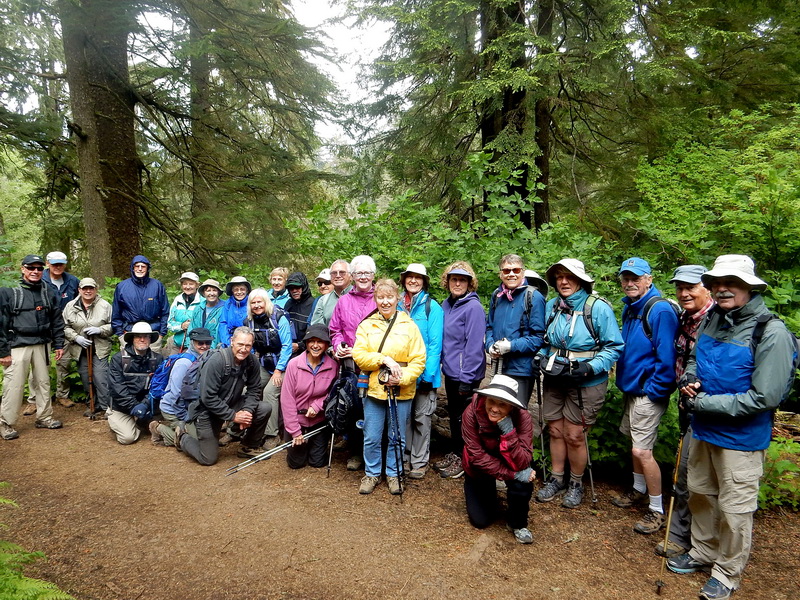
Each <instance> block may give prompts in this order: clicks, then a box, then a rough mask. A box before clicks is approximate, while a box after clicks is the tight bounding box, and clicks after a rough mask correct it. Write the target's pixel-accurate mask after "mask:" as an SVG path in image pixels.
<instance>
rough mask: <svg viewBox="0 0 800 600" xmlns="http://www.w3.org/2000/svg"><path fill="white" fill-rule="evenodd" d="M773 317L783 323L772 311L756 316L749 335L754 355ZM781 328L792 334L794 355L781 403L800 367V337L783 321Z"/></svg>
mask: <svg viewBox="0 0 800 600" xmlns="http://www.w3.org/2000/svg"><path fill="white" fill-rule="evenodd" d="M773 319H777V320H778V321H780V322H781V323H783V319H781V318H780V317H779V316H778V315H776V314H775V313H772V312H771V313H768V314H766V315H758V317H756V326H755V327H754V328H753V333H752V335H751V337H750V351H751V352H752V353H753V356H754V357H755V354H756V348H757V347H758V344H759V343H760V342H761V338H762V337H764V331H765V330H766V329H767V323H769V322H770V321H772V320H773ZM783 328H784V329H785V330H786V333H788V334H789V335H790V336H792V340H794V356H793V357H792V367H793V368H792V374H791V376H790V377H789V381H788V382H787V384H786V394H784V396H783V398H781V403H783V401H784V400H786V397H787V396H788V395H789V391H791V389H792V381H793V380H794V377H795V374H796V372H797V369H798V368H800V338H798V337H797V336H796V335H795V334H793V333H792V332H791V331H790V330H789V328H788V327H786V323H783Z"/></svg>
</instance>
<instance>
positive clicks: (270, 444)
mask: <svg viewBox="0 0 800 600" xmlns="http://www.w3.org/2000/svg"><path fill="white" fill-rule="evenodd" d="M280 443H281V439H280V438H279V437H278V436H277V435H268V436H267V439H266V440H265V441H264V450H272V449H273V448H275V447H276V446H277V445H278V444H280Z"/></svg>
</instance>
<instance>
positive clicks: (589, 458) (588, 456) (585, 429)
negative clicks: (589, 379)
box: [578, 384, 597, 504]
mask: <svg viewBox="0 0 800 600" xmlns="http://www.w3.org/2000/svg"><path fill="white" fill-rule="evenodd" d="M578 410H580V411H581V426H582V427H583V443H584V444H586V466H587V467H588V469H589V487H590V488H591V490H592V504H597V495H596V494H595V493H594V475H592V454H591V452H589V427H588V426H587V425H586V416H585V415H584V414H583V390H582V389H581V386H580V384H578Z"/></svg>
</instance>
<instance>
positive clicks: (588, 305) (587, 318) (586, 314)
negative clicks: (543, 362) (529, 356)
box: [544, 294, 614, 349]
mask: <svg viewBox="0 0 800 600" xmlns="http://www.w3.org/2000/svg"><path fill="white" fill-rule="evenodd" d="M598 300H600V301H602V302H605V303H606V304H607V305H608V307H609V308H610V309H611V311H612V312H613V311H614V308H613V307H612V306H611V303H610V302H609V301H608V300H606V299H605V298H603V297H602V296H595V295H594V294H589V296H588V298H586V302H585V303H584V304H583V310H582V311H580V313H581V314H582V315H583V324H584V325H585V326H586V331H588V332H589V335H590V336H592V339H593V340H594V347H595V349H596V348H599V347H600V338H599V337H598V335H597V331H596V330H595V328H594V321H593V320H592V308H593V307H594V305H595V303H596V302H597V301H598ZM557 306H558V302H554V303H553V309H552V310H551V311H550V314H549V315H548V317H547V322H546V323H545V325H544V331H545V337H547V329H548V328H549V327H550V324H551V323H552V322H553V321H554V320H555V318H556V315H558V313H559V312H565V311H564V310H563V309H561V308H556V307H557ZM572 313H573V311H569V314H572ZM548 343H549V342H548Z"/></svg>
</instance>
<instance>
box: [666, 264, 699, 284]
mask: <svg viewBox="0 0 800 600" xmlns="http://www.w3.org/2000/svg"><path fill="white" fill-rule="evenodd" d="M706 271H708V269H706V268H705V267H704V266H703V265H681V266H680V267H678V268H677V269H675V273H673V274H672V279H670V280H669V282H670V283H690V284H692V285H696V284H698V283H700V281H701V276H702V275H703V273H705V272H706Z"/></svg>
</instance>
